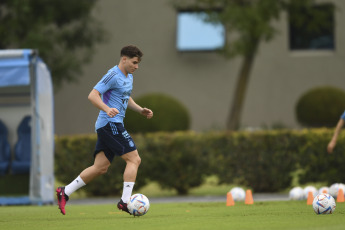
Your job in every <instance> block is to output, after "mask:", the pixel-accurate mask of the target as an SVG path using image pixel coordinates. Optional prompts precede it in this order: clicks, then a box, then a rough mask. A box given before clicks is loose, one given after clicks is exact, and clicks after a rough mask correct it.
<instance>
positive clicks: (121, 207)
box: [117, 199, 132, 215]
mask: <svg viewBox="0 0 345 230" xmlns="http://www.w3.org/2000/svg"><path fill="white" fill-rule="evenodd" d="M117 208H118V209H119V210H122V211H124V212H127V213H129V215H132V214H131V213H130V212H129V211H128V208H127V204H126V203H125V202H123V200H122V199H120V201H119V203H117Z"/></svg>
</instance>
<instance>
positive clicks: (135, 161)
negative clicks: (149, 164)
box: [130, 156, 141, 167]
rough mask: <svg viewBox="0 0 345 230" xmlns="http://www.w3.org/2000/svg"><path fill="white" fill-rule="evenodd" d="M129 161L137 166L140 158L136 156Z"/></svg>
mask: <svg viewBox="0 0 345 230" xmlns="http://www.w3.org/2000/svg"><path fill="white" fill-rule="evenodd" d="M130 161H131V162H132V163H133V164H135V165H136V166H138V167H139V165H140V163H141V158H140V157H139V156H136V157H134V158H132V159H131V160H130Z"/></svg>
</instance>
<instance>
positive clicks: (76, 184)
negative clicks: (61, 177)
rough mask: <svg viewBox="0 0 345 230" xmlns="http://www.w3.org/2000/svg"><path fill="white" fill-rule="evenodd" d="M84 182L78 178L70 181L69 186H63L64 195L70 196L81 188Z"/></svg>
mask: <svg viewBox="0 0 345 230" xmlns="http://www.w3.org/2000/svg"><path fill="white" fill-rule="evenodd" d="M84 185H86V184H85V182H84V181H83V179H81V177H80V176H78V177H77V178H76V179H75V180H74V181H72V182H71V183H70V184H69V185H67V186H65V194H66V195H67V196H70V195H71V194H72V193H74V192H75V191H77V190H78V189H80V188H81V187H83V186H84Z"/></svg>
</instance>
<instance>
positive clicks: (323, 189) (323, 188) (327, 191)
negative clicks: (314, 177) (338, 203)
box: [319, 186, 332, 195]
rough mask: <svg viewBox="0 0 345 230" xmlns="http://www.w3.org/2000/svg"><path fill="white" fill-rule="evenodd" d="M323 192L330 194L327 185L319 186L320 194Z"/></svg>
mask: <svg viewBox="0 0 345 230" xmlns="http://www.w3.org/2000/svg"><path fill="white" fill-rule="evenodd" d="M322 193H328V194H330V192H329V188H328V187H326V186H324V187H321V188H319V194H322ZM331 195H332V194H331Z"/></svg>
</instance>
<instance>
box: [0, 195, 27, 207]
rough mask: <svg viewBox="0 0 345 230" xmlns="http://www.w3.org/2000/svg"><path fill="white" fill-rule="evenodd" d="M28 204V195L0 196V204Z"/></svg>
mask: <svg viewBox="0 0 345 230" xmlns="http://www.w3.org/2000/svg"><path fill="white" fill-rule="evenodd" d="M29 204H31V201H30V198H29V196H20V197H19V196H15V197H0V206H4V205H29Z"/></svg>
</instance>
